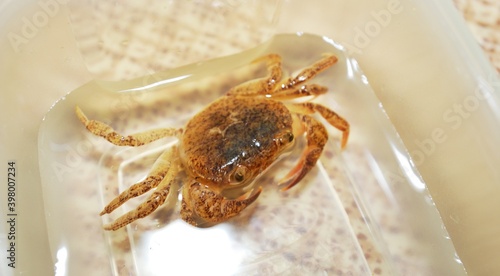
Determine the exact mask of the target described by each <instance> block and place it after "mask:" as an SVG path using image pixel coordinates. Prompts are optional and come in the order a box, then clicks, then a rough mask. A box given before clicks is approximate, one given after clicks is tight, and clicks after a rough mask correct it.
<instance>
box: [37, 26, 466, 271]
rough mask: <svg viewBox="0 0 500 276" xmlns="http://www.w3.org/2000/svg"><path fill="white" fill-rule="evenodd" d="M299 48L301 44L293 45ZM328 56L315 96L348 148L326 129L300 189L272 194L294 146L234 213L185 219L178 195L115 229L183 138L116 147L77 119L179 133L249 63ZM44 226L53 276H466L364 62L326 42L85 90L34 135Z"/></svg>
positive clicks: (286, 44) (248, 73)
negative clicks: (343, 129) (212, 222)
mask: <svg viewBox="0 0 500 276" xmlns="http://www.w3.org/2000/svg"><path fill="white" fill-rule="evenodd" d="M290 45H293V47H290ZM325 52H331V53H334V54H336V55H337V56H338V57H339V62H338V63H337V64H336V65H334V66H333V67H332V68H331V69H329V70H327V71H325V72H324V73H322V74H320V75H319V76H317V77H316V78H315V79H314V80H313V82H314V83H318V84H321V85H325V86H327V87H328V88H329V92H328V93H327V94H325V95H321V96H319V97H317V98H315V99H314V101H315V102H320V103H322V104H324V105H327V106H329V107H331V108H332V109H333V110H335V111H336V112H337V113H339V114H340V115H342V116H343V117H344V118H346V119H347V120H348V121H349V123H350V124H351V135H350V139H349V142H348V145H347V147H346V148H345V149H344V150H340V146H339V137H340V133H339V131H338V130H336V129H334V128H333V127H330V126H328V127H327V128H328V132H329V135H330V139H329V141H328V143H327V145H326V147H325V150H324V152H323V154H322V156H321V159H320V161H319V162H318V163H317V165H316V166H315V168H314V169H313V170H312V171H311V172H310V173H309V174H308V175H307V177H306V178H304V179H303V180H302V181H301V182H300V183H299V184H298V185H297V186H295V187H293V188H292V189H290V190H289V191H286V192H281V191H280V187H278V186H277V185H276V182H277V180H279V179H280V176H283V174H284V173H286V172H287V171H288V170H289V169H290V168H291V167H292V166H293V164H294V163H293V161H294V157H295V155H294V154H295V151H294V152H292V154H291V155H290V156H288V157H286V158H284V159H282V160H280V161H279V162H278V164H276V165H275V166H273V168H272V169H271V170H270V171H268V172H267V173H266V174H265V175H263V176H262V177H261V178H259V179H258V181H259V182H260V183H259V184H260V185H262V186H263V188H264V190H263V193H262V194H261V196H260V197H259V198H258V199H257V201H256V202H255V203H254V204H252V205H251V206H250V207H248V208H247V209H246V210H245V211H244V212H243V213H242V214H240V215H239V216H237V217H235V218H233V219H231V220H229V221H227V222H225V223H222V224H219V225H216V226H213V227H210V228H195V227H192V226H190V225H188V224H186V223H184V222H183V221H182V220H180V218H179V213H178V211H179V210H178V209H179V200H178V196H177V193H176V192H177V189H172V190H171V194H172V195H171V196H170V197H169V199H168V202H167V203H166V204H165V205H164V206H162V207H160V208H159V209H158V210H157V211H155V212H154V213H153V214H152V215H150V216H148V217H146V218H144V219H140V220H137V221H135V222H133V223H132V224H130V225H128V226H127V227H124V228H122V229H120V230H118V231H114V232H113V231H112V232H105V231H104V230H103V229H102V225H103V224H104V223H107V222H109V221H110V220H113V219H114V218H116V217H117V216H118V215H120V214H123V213H124V212H126V211H128V210H131V209H133V208H134V207H135V206H137V204H139V203H140V202H141V201H142V200H144V196H141V197H138V198H136V199H133V200H130V201H128V202H127V203H126V204H124V205H123V206H122V207H120V208H119V209H117V210H116V211H115V212H114V213H112V214H111V215H107V216H103V217H102V218H101V217H99V212H100V211H101V209H102V208H103V206H104V205H105V204H106V203H107V202H109V201H110V200H111V199H112V198H113V197H115V196H116V195H117V194H118V192H120V191H123V190H124V189H126V188H127V187H129V186H130V185H131V184H133V183H135V182H137V181H140V180H141V179H142V178H144V177H145V175H146V174H147V172H148V170H149V168H150V167H151V165H152V163H153V162H154V161H155V159H156V158H157V157H158V155H159V154H160V153H161V152H162V151H163V150H165V149H166V148H168V147H170V146H171V145H172V144H173V143H175V142H176V140H175V139H168V138H167V139H163V140H159V141H157V142H154V143H152V144H149V145H146V146H141V147H137V148H130V147H117V146H113V145H111V144H109V143H108V142H107V141H105V140H104V139H102V138H99V137H95V136H93V135H91V134H90V133H88V132H87V131H86V130H85V128H84V127H83V125H82V124H81V123H80V122H79V121H78V119H77V118H76V116H75V114H74V108H75V106H76V105H79V106H80V107H81V108H82V109H83V110H84V111H85V112H86V113H87V116H88V117H89V118H92V119H98V120H102V121H104V122H107V123H109V124H111V125H112V126H113V127H114V128H115V129H117V130H118V131H119V132H121V133H125V134H130V133H134V132H137V131H144V130H148V129H152V128H157V127H183V125H184V124H185V123H186V121H187V120H189V118H191V117H192V116H193V115H194V114H196V113H197V112H198V111H200V110H201V109H202V108H203V107H204V106H206V105H207V104H208V103H210V102H211V101H213V100H215V99H217V98H218V97H220V96H221V95H223V94H224V93H225V92H226V91H227V90H228V89H229V88H230V87H232V86H234V85H236V84H239V83H242V82H244V81H246V80H249V79H253V78H255V77H256V76H261V75H262V74H263V72H262V71H260V70H256V68H255V67H253V66H252V67H249V66H248V64H249V63H250V62H251V61H252V60H254V59H255V58H257V57H259V56H262V55H264V54H267V53H278V54H280V55H281V56H282V58H283V67H284V68H285V71H286V72H288V73H290V74H293V73H294V72H297V70H300V69H301V68H303V67H305V66H307V65H310V64H311V63H312V62H314V61H316V60H318V59H319V58H320V57H321V54H323V53H325ZM39 160H40V163H39V165H40V173H41V180H42V187H43V196H44V204H45V213H46V222H47V228H48V233H49V243H50V247H51V251H52V255H53V256H56V260H55V266H56V273H57V275H89V274H92V275H110V274H113V275H180V274H182V275H200V274H205V275H216V274H217V275H276V274H279V275H346V274H347V275H371V274H384V275H387V274H397V275H445V274H447V275H450V274H452V275H460V274H464V270H463V267H462V264H461V263H460V261H459V260H458V257H457V256H456V254H455V250H454V248H453V245H452V243H451V241H450V239H449V237H448V235H447V232H446V230H445V229H444V226H443V224H442V222H441V219H440V217H439V215H438V212H437V210H436V208H435V206H434V204H433V201H432V199H431V198H430V196H429V195H428V192H427V190H426V186H425V183H423V182H422V179H421V177H420V175H419V173H418V172H417V171H416V169H415V167H414V166H413V164H412V162H411V161H410V159H409V156H408V153H407V150H406V149H405V147H404V146H403V144H402V143H401V141H400V139H399V137H398V134H397V133H396V131H395V130H394V128H393V126H392V124H391V123H390V121H389V119H388V118H387V116H386V114H385V112H384V109H383V106H382V105H381V103H380V102H379V100H378V99H377V98H376V96H375V94H374V92H373V91H372V89H371V88H370V85H369V83H368V79H367V78H366V77H365V76H364V75H363V73H362V70H361V69H360V68H359V66H358V64H357V63H356V61H355V60H354V59H352V58H349V57H347V56H346V54H345V49H343V48H342V46H340V45H338V44H336V43H335V42H334V41H332V40H331V39H329V38H327V37H320V36H314V35H308V34H302V33H299V34H284V35H277V36H275V37H273V38H272V39H271V40H269V41H268V42H266V43H264V44H262V45H260V46H258V47H256V48H253V49H250V50H248V51H245V52H242V53H239V54H236V55H232V56H228V57H223V58H219V59H214V60H209V61H206V62H201V63H196V64H192V65H187V66H184V67H180V68H177V69H174V70H169V71H165V72H160V73H156V74H153V75H147V76H144V77H139V78H136V79H133V80H131V81H123V82H106V81H97V80H94V81H91V82H89V83H87V84H85V85H83V86H81V87H80V88H78V89H76V90H74V91H73V92H71V93H70V94H68V95H67V96H65V97H64V98H62V99H61V100H60V101H59V102H57V103H56V104H55V105H54V106H53V108H52V109H51V111H50V112H49V113H48V114H47V115H46V117H45V118H44V121H43V123H42V125H41V127H40V132H39Z"/></svg>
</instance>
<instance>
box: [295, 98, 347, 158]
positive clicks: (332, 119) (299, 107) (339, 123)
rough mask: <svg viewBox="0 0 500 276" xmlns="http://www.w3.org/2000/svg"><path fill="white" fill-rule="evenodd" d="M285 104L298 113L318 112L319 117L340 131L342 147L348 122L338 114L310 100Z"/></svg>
mask: <svg viewBox="0 0 500 276" xmlns="http://www.w3.org/2000/svg"><path fill="white" fill-rule="evenodd" d="M287 106H288V108H289V109H290V110H292V111H294V112H297V113H300V114H307V115H310V114H314V113H315V112H318V113H319V114H320V115H321V117H323V118H324V119H325V120H326V121H327V122H328V123H329V124H330V125H332V126H334V127H335V128H336V129H338V130H340V131H342V140H341V142H340V145H341V147H342V148H344V147H345V146H346V144H347V140H348V138H349V123H348V122H347V121H346V120H345V119H344V118H342V117H341V116H340V115H338V114H337V113H335V111H333V110H331V109H329V108H328V107H325V106H323V105H320V104H317V103H312V102H305V103H298V104H290V105H287Z"/></svg>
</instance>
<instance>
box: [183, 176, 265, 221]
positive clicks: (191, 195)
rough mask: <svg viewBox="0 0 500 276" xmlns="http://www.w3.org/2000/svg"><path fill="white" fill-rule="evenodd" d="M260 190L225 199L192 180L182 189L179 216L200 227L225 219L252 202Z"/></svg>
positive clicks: (260, 188)
mask: <svg viewBox="0 0 500 276" xmlns="http://www.w3.org/2000/svg"><path fill="white" fill-rule="evenodd" d="M261 192H262V187H259V188H258V189H257V191H256V192H255V193H254V194H251V193H252V191H250V192H248V193H246V194H244V195H243V196H241V197H239V198H237V199H227V198H225V197H224V196H222V195H219V194H217V193H215V192H214V191H212V190H210V189H209V188H208V187H206V186H205V185H201V184H200V183H198V182H193V183H191V184H190V185H185V186H184V188H183V190H182V206H181V218H182V219H183V220H184V221H186V222H187V223H189V224H191V225H194V226H197V227H200V226H201V227H202V226H205V225H213V224H216V223H219V222H223V221H226V220H228V219H230V218H232V217H234V216H236V215H237V214H239V213H240V212H241V211H243V210H244V209H245V208H246V207H247V206H248V205H250V204H252V203H253V202H254V201H255V200H256V199H257V197H258V196H259V195H260V193H261Z"/></svg>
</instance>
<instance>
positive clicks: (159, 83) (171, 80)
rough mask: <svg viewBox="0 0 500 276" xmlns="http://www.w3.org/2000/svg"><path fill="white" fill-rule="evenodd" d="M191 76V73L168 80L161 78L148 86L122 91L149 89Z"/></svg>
mask: <svg viewBox="0 0 500 276" xmlns="http://www.w3.org/2000/svg"><path fill="white" fill-rule="evenodd" d="M190 76H191V75H184V76H179V77H175V78H170V79H166V80H161V81H157V82H154V83H151V84H148V85H146V86H142V87H137V88H132V89H127V90H124V91H122V92H132V91H139V90H148V89H151V88H155V87H156V86H161V85H164V84H167V83H171V82H176V81H180V80H183V79H185V78H188V77H190Z"/></svg>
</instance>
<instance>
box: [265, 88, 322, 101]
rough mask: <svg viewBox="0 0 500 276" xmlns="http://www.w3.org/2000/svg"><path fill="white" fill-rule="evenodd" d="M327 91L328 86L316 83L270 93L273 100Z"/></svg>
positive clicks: (317, 94) (314, 94)
mask: <svg viewBox="0 0 500 276" xmlns="http://www.w3.org/2000/svg"><path fill="white" fill-rule="evenodd" d="M327 91H328V88H326V87H325V86H321V85H317V84H304V85H302V86H300V87H298V88H297V87H293V88H289V89H285V90H280V91H279V92H276V93H274V94H273V95H272V98H273V100H277V101H284V100H292V99H296V98H300V97H307V96H314V97H316V96H319V95H321V94H325V93H326V92H327Z"/></svg>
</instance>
